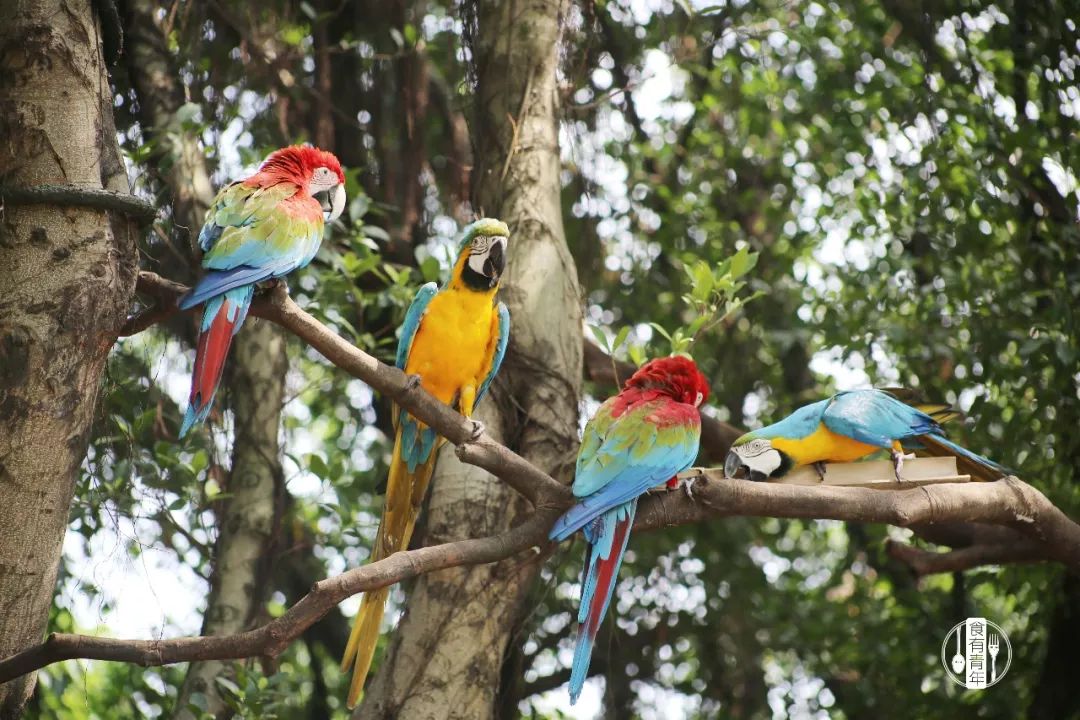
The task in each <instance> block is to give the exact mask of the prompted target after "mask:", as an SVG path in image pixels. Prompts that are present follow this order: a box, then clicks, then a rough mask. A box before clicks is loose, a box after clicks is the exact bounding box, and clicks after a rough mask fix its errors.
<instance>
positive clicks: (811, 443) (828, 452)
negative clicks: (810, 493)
mask: <svg viewBox="0 0 1080 720" xmlns="http://www.w3.org/2000/svg"><path fill="white" fill-rule="evenodd" d="M772 444H773V447H774V448H776V449H777V450H779V451H781V452H784V453H787V454H788V455H790V456H791V458H792V459H793V460H794V461H795V464H796V465H809V464H810V463H815V462H852V461H853V460H858V459H860V458H864V457H866V456H867V455H870V454H871V453H875V452H878V451H880V450H881V448H879V447H877V446H875V445H868V444H866V443H863V442H859V441H858V440H854V439H852V438H849V437H848V436H847V435H839V434H837V433H834V432H833V431H832V430H830V429H829V428H827V427H825V424H824V423H822V424H819V425H818V428H817V430H815V431H814V432H812V433H810V434H809V435H807V436H805V437H801V438H772Z"/></svg>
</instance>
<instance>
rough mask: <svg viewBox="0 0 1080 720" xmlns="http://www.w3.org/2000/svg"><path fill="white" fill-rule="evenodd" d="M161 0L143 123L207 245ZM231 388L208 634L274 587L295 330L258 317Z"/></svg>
mask: <svg viewBox="0 0 1080 720" xmlns="http://www.w3.org/2000/svg"><path fill="white" fill-rule="evenodd" d="M156 10H157V5H156V4H155V3H152V2H147V0H131V2H129V3H128V6H127V12H128V23H129V28H130V29H129V35H128V37H129V49H130V52H129V58H130V62H129V66H128V72H129V75H130V77H131V82H132V85H133V86H134V87H135V88H136V92H137V93H138V96H139V106H140V109H141V115H140V120H141V122H142V125H143V132H144V133H145V134H146V135H147V136H148V137H150V138H152V139H153V140H154V141H155V142H156V144H157V148H158V149H157V153H156V156H157V158H158V160H159V162H160V167H159V176H160V178H161V180H162V182H163V184H164V185H165V187H166V188H167V189H168V191H169V194H170V195H171V197H172V210H173V212H172V219H173V227H174V229H175V230H179V231H180V235H181V237H184V236H186V243H185V244H187V249H189V250H190V251H191V252H192V253H193V254H195V253H197V250H198V249H197V248H196V247H195V246H194V241H195V237H196V236H197V234H198V229H199V228H200V227H201V225H202V222H203V217H204V216H205V214H206V209H207V208H208V207H209V205H210V203H211V202H212V201H213V189H212V188H211V185H210V173H209V170H208V168H207V165H206V158H205V153H204V152H203V150H202V147H201V145H200V142H199V138H198V137H197V135H196V134H195V133H193V132H191V131H189V130H187V129H185V128H184V127H183V125H182V123H181V122H180V120H179V117H178V111H179V110H180V108H181V107H182V105H183V101H184V97H183V93H182V92H181V89H180V87H179V84H178V83H177V80H176V78H177V72H176V67H175V65H176V63H175V60H174V59H173V57H172V55H171V54H170V52H169V50H168V42H167V40H166V38H165V37H164V35H163V33H162V30H161V28H160V27H159V26H158V24H157V22H156V21H155V13H156ZM230 364H231V366H232V371H231V373H230V374H229V376H228V381H227V382H228V392H226V393H222V395H223V396H225V397H227V398H228V399H229V401H230V402H231V404H232V407H233V410H234V417H235V430H236V433H235V439H234V443H233V457H232V465H231V467H232V470H231V473H230V476H229V480H228V487H227V490H228V492H229V494H230V499H229V500H228V501H227V502H226V503H224V504H223V506H221V507H219V508H218V509H217V523H218V528H219V531H220V534H219V535H218V540H217V544H216V546H215V557H214V574H213V577H212V578H211V588H210V597H209V599H208V601H207V608H206V613H205V615H204V618H203V630H202V631H203V634H204V635H228V634H231V633H235V632H238V631H240V630H243V629H245V628H248V627H250V626H251V625H252V624H253V623H254V622H255V621H256V620H258V619H259V618H258V617H257V615H258V610H259V608H260V607H261V606H262V602H263V600H264V599H265V597H266V595H267V593H268V592H269V585H268V581H267V571H268V566H269V558H270V556H271V551H272V548H273V545H274V539H275V536H276V528H277V526H278V525H279V522H280V517H281V508H282V502H281V501H282V496H283V493H284V477H283V474H282V468H281V461H280V455H281V452H280V446H279V444H278V429H279V427H280V425H281V407H282V403H283V401H284V396H285V372H286V370H287V369H288V358H287V357H286V354H285V336H284V333H283V332H282V331H281V330H280V328H278V327H277V326H275V325H273V324H272V323H267V322H260V321H253V322H249V323H248V324H247V325H246V326H245V327H244V329H243V330H242V331H241V332H240V334H239V335H238V336H237V337H236V340H235V342H234V344H233V350H232V358H231V363H230ZM230 672H231V665H226V664H225V663H222V662H220V661H208V662H203V663H196V664H193V665H192V666H191V667H190V669H189V670H188V674H187V676H186V677H185V679H184V684H183V686H182V688H181V690H180V695H179V698H178V700H177V703H176V708H175V710H174V717H179V718H188V717H193V716H192V714H191V711H190V710H189V709H188V707H189V703H190V701H191V699H192V696H193V694H196V693H197V694H199V695H201V696H202V702H201V703H199V704H200V705H201V706H202V707H203V708H205V709H206V710H207V711H208V712H210V713H211V714H213V715H220V714H222V713H225V712H227V707H226V705H225V702H224V700H223V699H222V697H221V693H220V690H219V688H218V685H217V683H215V682H214V678H216V677H219V676H227V675H229V674H230Z"/></svg>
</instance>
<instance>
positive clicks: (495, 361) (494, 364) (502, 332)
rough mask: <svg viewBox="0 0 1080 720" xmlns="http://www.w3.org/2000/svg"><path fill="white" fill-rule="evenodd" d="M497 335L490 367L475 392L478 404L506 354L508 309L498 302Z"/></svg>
mask: <svg viewBox="0 0 1080 720" xmlns="http://www.w3.org/2000/svg"><path fill="white" fill-rule="evenodd" d="M498 313H499V337H498V340H497V341H496V345H495V356H494V357H493V358H492V359H491V369H490V370H488V374H487V376H486V377H485V378H484V382H482V383H481V384H480V391H479V392H477V393H476V403H477V404H479V403H480V401H481V400H482V399H483V398H484V394H485V393H487V391H488V388H489V387H491V382H492V380H494V379H495V376H496V375H497V374H498V373H499V368H500V367H502V362H503V358H504V357H505V356H506V346H507V345H509V344H510V311H509V310H508V309H507V307H506V305H505V304H504V303H499V308H498Z"/></svg>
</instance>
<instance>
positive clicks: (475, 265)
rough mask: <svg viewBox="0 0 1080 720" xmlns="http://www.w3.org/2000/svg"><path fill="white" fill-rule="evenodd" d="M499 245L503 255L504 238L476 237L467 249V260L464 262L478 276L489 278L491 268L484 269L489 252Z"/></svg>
mask: <svg viewBox="0 0 1080 720" xmlns="http://www.w3.org/2000/svg"><path fill="white" fill-rule="evenodd" d="M496 245H499V246H500V247H501V249H502V251H503V253H504V254H505V252H506V238H504V237H502V236H499V235H477V236H476V237H474V238H473V241H472V245H471V246H470V247H469V259H468V260H467V261H466V262H467V263H468V265H469V267H470V268H472V269H473V271H474V272H476V273H477V274H478V275H484V276H485V277H490V276H491V268H490V267H486V265H487V260H488V256H489V255H491V250H492V248H494V247H495V246H496Z"/></svg>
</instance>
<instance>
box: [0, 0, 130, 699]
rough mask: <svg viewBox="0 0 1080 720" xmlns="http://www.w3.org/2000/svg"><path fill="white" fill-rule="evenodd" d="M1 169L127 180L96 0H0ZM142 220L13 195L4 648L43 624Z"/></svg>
mask: <svg viewBox="0 0 1080 720" xmlns="http://www.w3.org/2000/svg"><path fill="white" fill-rule="evenodd" d="M0 177H2V178H3V179H4V183H5V184H7V185H10V186H13V187H20V188H21V187H32V186H36V185H45V184H53V185H73V186H78V187H81V188H87V189H89V190H101V189H108V190H114V191H117V192H127V190H128V185H127V176H126V174H125V173H124V166H123V163H122V162H120V155H119V149H118V148H117V146H116V140H115V130H114V127H113V119H112V96H111V93H110V90H109V81H108V77H107V74H106V68H105V60H104V57H103V47H102V38H101V29H100V26H99V23H98V19H97V18H96V17H95V15H94V13H93V12H92V9H91V4H90V3H89V2H86V1H79V0H71V1H68V2H60V0H35V1H33V2H31V1H30V0H16V1H14V2H11V1H9V2H5V3H3V4H2V5H0ZM136 232H137V226H136V224H135V223H133V222H130V221H129V220H128V219H127V218H125V217H122V216H119V215H117V214H115V213H112V212H109V211H105V210H101V209H94V208H90V207H85V206H79V205H65V206H58V205H49V204H35V205H22V204H17V203H12V202H7V203H3V213H2V215H0V287H2V288H3V293H2V294H0V529H3V530H4V531H3V532H0V655H5V654H8V653H11V652H14V651H17V650H21V649H22V648H25V647H27V646H29V645H33V644H35V643H37V642H39V641H40V639H41V636H42V634H43V633H44V631H45V625H46V622H47V619H48V612H49V606H50V604H51V601H52V594H53V588H54V585H55V582H56V573H57V568H58V567H59V562H60V552H61V544H62V541H63V537H64V529H65V527H66V526H67V519H68V510H69V506H70V504H71V498H72V494H73V492H74V487H75V481H76V478H77V477H78V474H79V468H80V463H81V462H82V459H83V458H84V457H85V455H86V449H87V444H88V442H89V432H90V426H91V422H92V420H93V415H94V407H95V404H96V401H97V396H98V392H99V383H100V380H101V374H102V370H103V368H104V365H105V358H106V356H107V355H108V352H109V348H110V347H111V346H112V344H113V342H114V341H115V340H116V337H117V333H118V332H119V330H120V328H121V326H122V325H123V323H124V319H125V316H126V312H127V309H128V304H129V302H130V300H131V297H132V294H133V292H134V289H135V275H136V266H135V237H136ZM12 528H17V529H18V531H17V532H13V531H12V530H11V529H12ZM33 687H34V676H33V675H29V676H27V677H25V678H22V679H20V680H17V681H15V682H11V683H8V684H6V685H2V686H0V717H2V718H14V717H18V716H19V714H20V713H21V709H22V707H23V705H24V704H25V702H26V699H27V698H28V697H29V695H30V693H31V692H32V690H33Z"/></svg>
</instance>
